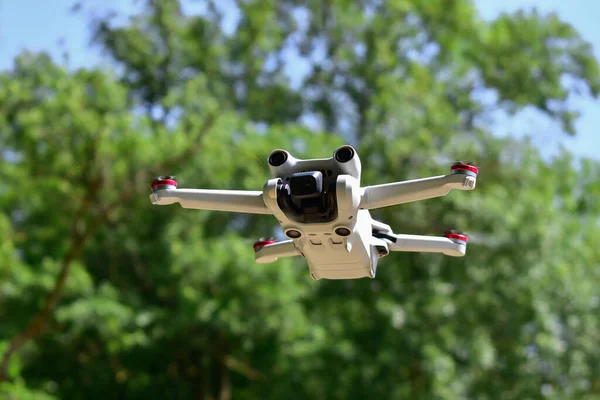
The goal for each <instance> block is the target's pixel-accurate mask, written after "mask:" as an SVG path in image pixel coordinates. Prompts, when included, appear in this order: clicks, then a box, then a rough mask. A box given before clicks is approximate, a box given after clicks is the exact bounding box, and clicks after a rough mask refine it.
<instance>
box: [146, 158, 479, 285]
mask: <svg viewBox="0 0 600 400" xmlns="http://www.w3.org/2000/svg"><path fill="white" fill-rule="evenodd" d="M268 163H269V169H270V170H271V175H272V179H269V180H268V181H267V183H266V184H265V185H264V188H263V190H262V191H249V190H209V189H178V188H177V182H176V181H175V179H174V178H173V177H160V178H158V179H156V180H155V181H154V182H153V183H152V194H151V195H150V200H151V201H152V203H153V204H158V205H167V204H173V203H179V204H180V205H181V207H183V208H192V209H199V210H214V211H229V212H237V213H250V214H271V215H273V216H275V218H277V220H278V221H279V224H280V225H281V228H282V229H283V232H284V234H285V236H287V237H288V238H289V239H288V240H281V241H275V240H272V239H267V240H265V239H261V240H259V241H257V242H256V243H255V244H254V251H255V253H254V254H255V260H256V261H257V262H258V263H272V262H274V261H276V260H277V259H279V258H282V257H291V256H302V257H304V258H305V259H306V260H307V262H308V267H309V269H310V275H311V277H312V278H313V279H315V280H318V279H357V278H364V277H370V278H374V277H375V273H376V270H377V262H378V260H379V258H381V257H384V256H386V255H388V254H389V252H390V251H413V252H437V253H442V254H445V255H448V256H455V257H461V256H464V255H465V252H466V249H467V237H466V236H465V235H463V234H460V233H456V232H453V231H452V232H449V233H446V234H445V236H444V237H435V236H420V235H403V234H394V233H393V232H392V229H391V228H390V226H389V225H386V224H384V223H381V222H379V221H376V220H374V219H373V218H371V215H370V213H369V210H372V209H376V208H381V207H387V206H391V205H395V204H403V203H408V202H412V201H419V200H424V199H429V198H433V197H440V196H445V195H446V194H448V193H449V192H450V190H452V189H458V190H473V189H475V184H476V181H477V174H478V173H479V170H478V169H477V167H475V166H473V165H471V164H468V163H460V162H459V163H456V164H454V165H453V166H452V167H451V172H450V174H449V175H440V176H434V177H431V178H424V179H414V180H409V181H403V182H394V183H386V184H381V185H373V186H367V187H361V186H360V175H361V163H360V159H359V157H358V154H357V153H356V151H355V149H354V148H353V147H352V146H342V147H339V148H338V149H336V150H335V151H334V153H333V157H331V158H319V159H309V160H300V159H297V158H294V157H293V156H292V155H291V154H290V153H289V152H287V151H285V150H281V149H278V150H274V151H273V152H272V153H271V154H270V155H269V158H268Z"/></svg>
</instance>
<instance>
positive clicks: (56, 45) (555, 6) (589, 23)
mask: <svg viewBox="0 0 600 400" xmlns="http://www.w3.org/2000/svg"><path fill="white" fill-rule="evenodd" d="M73 3H74V0H52V1H44V0H0V70H4V69H7V68H10V67H11V65H12V61H13V59H14V57H15V56H16V55H17V54H18V53H19V52H21V51H22V50H25V49H28V50H31V51H42V50H43V51H48V52H49V53H50V54H52V55H53V56H54V57H56V58H57V59H60V58H61V57H62V55H63V54H64V52H65V51H67V52H68V53H69V65H70V66H72V67H79V66H86V65H92V64H98V63H101V62H102V58H101V57H100V55H99V54H98V51H97V50H95V49H91V48H90V46H89V32H88V25H87V20H86V18H85V15H79V14H76V15H73V14H72V13H70V12H69V10H70V7H71V5H72V4H73ZM85 3H86V4H89V5H91V6H92V7H91V9H95V10H100V11H101V10H106V9H115V8H117V9H122V8H123V3H130V0H122V1H120V0H104V1H102V2H101V0H95V1H94V0H92V1H88V2H85ZM119 4H120V5H119ZM475 4H476V5H477V6H478V8H479V11H480V13H481V15H482V17H483V18H486V19H492V18H494V17H495V16H496V15H497V14H498V13H499V12H502V11H512V10H515V9H518V8H522V7H526V8H530V7H533V6H535V7H537V8H538V9H539V10H541V11H556V12H557V13H558V14H559V15H560V16H561V18H562V19H563V20H565V21H567V22H569V23H571V24H572V25H573V26H575V28H577V29H578V30H579V31H580V32H581V34H582V35H583V37H584V38H585V39H586V40H588V41H590V42H591V43H592V44H593V46H594V53H595V55H596V57H597V58H599V59H600V27H599V26H600V25H599V23H598V21H599V19H600V1H591V0H571V1H568V2H567V1H564V0H475ZM87 9H90V7H87ZM573 104H576V105H577V107H578V108H579V109H580V110H581V112H582V116H581V118H580V119H579V120H578V122H577V124H576V127H577V136H576V138H573V139H571V138H566V137H565V136H564V135H562V134H560V133H559V132H557V131H556V127H555V126H553V125H552V124H551V123H550V122H549V121H545V120H543V119H540V118H539V117H537V116H536V115H529V114H523V115H520V116H519V117H518V118H513V119H509V120H507V119H501V120H499V121H498V123H497V124H496V126H495V127H494V130H495V131H496V132H497V133H498V134H515V135H527V134H531V135H533V136H534V137H537V138H538V139H537V140H536V143H537V144H538V145H539V146H540V147H542V148H543V149H545V150H546V151H548V152H553V151H554V150H555V149H556V147H557V145H559V144H563V145H564V146H565V147H567V148H568V149H569V150H571V151H572V152H574V153H575V154H577V155H579V156H587V157H593V158H595V159H599V160H600V154H599V153H600V137H599V135H598V134H597V131H598V127H600V101H594V100H592V99H589V98H579V99H574V101H573ZM536 133H541V134H539V135H535V134H536Z"/></svg>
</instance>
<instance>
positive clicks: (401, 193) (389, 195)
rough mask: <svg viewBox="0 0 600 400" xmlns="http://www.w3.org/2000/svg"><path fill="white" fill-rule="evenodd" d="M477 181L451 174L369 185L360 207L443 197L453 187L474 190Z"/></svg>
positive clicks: (461, 175) (390, 204)
mask: <svg viewBox="0 0 600 400" xmlns="http://www.w3.org/2000/svg"><path fill="white" fill-rule="evenodd" d="M475 183H476V177H475V176H471V175H465V174H450V175H440V176H434V177H432V178H423V179H414V180H410V181H403V182H394V183H385V184H382V185H373V186H367V187H365V188H363V189H362V195H361V201H360V208H362V209H366V210H372V209H374V208H381V207H388V206H392V205H396V204H403V203H409V202H412V201H419V200H425V199H430V198H433V197H441V196H445V195H447V194H448V193H449V192H450V190H452V189H458V190H473V189H474V188H475Z"/></svg>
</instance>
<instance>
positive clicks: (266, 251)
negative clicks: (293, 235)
mask: <svg viewBox="0 0 600 400" xmlns="http://www.w3.org/2000/svg"><path fill="white" fill-rule="evenodd" d="M299 255H301V253H300V251H299V250H298V249H297V248H296V246H295V245H294V242H293V241H292V240H283V241H281V242H277V243H273V244H269V245H266V246H264V247H261V248H260V249H258V250H257V251H256V252H255V253H254V258H255V260H256V262H257V263H260V264H267V263H272V262H275V261H277V259H279V258H282V257H293V256H299Z"/></svg>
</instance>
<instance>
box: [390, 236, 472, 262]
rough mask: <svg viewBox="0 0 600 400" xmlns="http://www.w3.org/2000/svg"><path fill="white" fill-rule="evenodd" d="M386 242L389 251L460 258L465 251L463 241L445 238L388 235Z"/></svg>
mask: <svg viewBox="0 0 600 400" xmlns="http://www.w3.org/2000/svg"><path fill="white" fill-rule="evenodd" d="M390 239H392V240H390ZM393 239H395V241H394V240H393ZM386 241H387V242H388V248H389V250H390V251H411V252H419V253H443V254H445V255H447V256H454V257H462V256H464V255H465V252H466V251H467V243H466V242H465V241H460V240H453V239H449V238H447V237H437V236H422V235H403V234H389V239H388V240H386Z"/></svg>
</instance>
